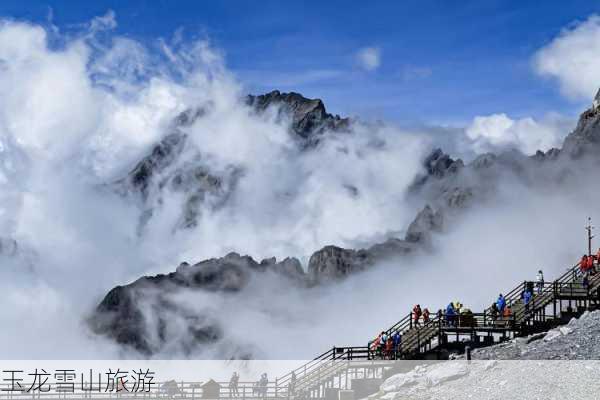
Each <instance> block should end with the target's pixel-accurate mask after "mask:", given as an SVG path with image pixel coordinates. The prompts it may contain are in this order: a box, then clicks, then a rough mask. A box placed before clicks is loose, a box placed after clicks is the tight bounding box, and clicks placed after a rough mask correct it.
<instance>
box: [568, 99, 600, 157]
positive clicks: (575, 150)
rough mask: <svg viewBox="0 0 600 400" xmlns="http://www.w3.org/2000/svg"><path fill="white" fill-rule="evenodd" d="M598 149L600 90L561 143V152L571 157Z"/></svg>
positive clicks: (599, 147) (599, 141)
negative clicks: (573, 128)
mask: <svg viewBox="0 0 600 400" xmlns="http://www.w3.org/2000/svg"><path fill="white" fill-rule="evenodd" d="M599 151H600V90H598V93H597V94H596V97H595V98H594V102H593V105H592V107H591V108H589V109H587V110H586V111H584V112H583V113H582V114H581V115H580V116H579V121H578V123H577V126H576V127H575V130H574V131H573V132H571V133H570V134H569V135H568V136H567V137H566V138H565V141H564V143H563V148H562V152H563V153H564V154H566V155H568V156H570V157H572V158H580V157H582V156H585V155H590V154H591V153H598V152H599Z"/></svg>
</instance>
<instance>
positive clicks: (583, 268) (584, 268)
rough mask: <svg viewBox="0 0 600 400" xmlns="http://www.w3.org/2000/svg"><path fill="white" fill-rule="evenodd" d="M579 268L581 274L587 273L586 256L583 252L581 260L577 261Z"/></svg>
mask: <svg viewBox="0 0 600 400" xmlns="http://www.w3.org/2000/svg"><path fill="white" fill-rule="evenodd" d="M578 265H579V270H580V271H581V273H582V274H583V275H585V274H586V273H587V269H588V256H587V255H586V254H584V255H583V256H582V257H581V261H579V264H578Z"/></svg>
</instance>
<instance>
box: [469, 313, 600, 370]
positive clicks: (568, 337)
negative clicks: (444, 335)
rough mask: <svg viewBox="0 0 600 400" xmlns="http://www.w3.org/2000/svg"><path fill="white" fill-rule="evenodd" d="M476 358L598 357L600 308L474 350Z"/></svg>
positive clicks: (550, 358)
mask: <svg viewBox="0 0 600 400" xmlns="http://www.w3.org/2000/svg"><path fill="white" fill-rule="evenodd" d="M472 357H473V359H476V360H598V359H600V311H593V312H586V313H584V314H583V315H582V316H581V317H579V318H577V319H576V318H573V319H572V320H571V321H570V322H569V323H568V324H567V325H564V326H560V327H558V328H556V329H552V330H551V331H549V332H547V333H545V334H538V335H532V336H529V337H523V338H516V339H514V340H511V341H509V342H506V343H501V344H498V345H495V346H490V347H484V348H481V349H477V350H474V351H473V353H472Z"/></svg>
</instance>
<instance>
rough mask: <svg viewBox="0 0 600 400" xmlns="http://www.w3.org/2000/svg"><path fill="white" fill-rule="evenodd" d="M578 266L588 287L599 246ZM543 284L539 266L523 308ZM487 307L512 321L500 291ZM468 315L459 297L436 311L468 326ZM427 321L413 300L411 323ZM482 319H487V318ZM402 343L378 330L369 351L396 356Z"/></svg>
mask: <svg viewBox="0 0 600 400" xmlns="http://www.w3.org/2000/svg"><path fill="white" fill-rule="evenodd" d="M577 267H579V271H580V272H581V274H582V277H583V285H584V286H585V287H587V286H588V285H589V276H591V275H594V274H596V273H597V272H598V271H600V249H598V252H597V253H596V254H595V255H584V256H583V257H581V261H579V263H577ZM545 285H546V282H545V281H544V273H543V271H542V270H541V269H540V270H538V272H537V275H536V279H535V281H529V282H526V283H525V285H524V288H523V291H522V292H521V296H520V300H521V303H522V304H523V305H524V307H525V311H529V310H530V309H532V308H533V306H532V304H533V303H534V302H535V296H536V295H538V296H539V295H542V294H543V293H544V288H545V287H546V286H545ZM599 297H600V289H599ZM489 310H490V314H489V317H490V318H491V319H492V321H493V322H494V323H496V322H497V321H503V322H504V323H506V324H507V325H508V324H509V323H510V321H512V317H513V305H512V304H511V300H507V299H506V298H505V297H504V295H503V294H502V293H500V294H499V295H498V298H497V299H496V301H495V302H494V303H492V305H491V307H490V309H489ZM469 315H470V316H471V317H473V313H472V312H471V311H470V310H468V309H465V308H464V307H463V305H462V304H461V303H460V302H459V301H451V302H450V303H448V305H447V306H446V309H445V310H444V311H442V310H439V311H438V312H437V316H438V318H439V320H440V322H441V323H443V324H444V325H446V326H451V327H458V326H469V325H468V323H467V324H466V325H465V321H467V319H468V318H467V317H468V316H469ZM471 320H473V321H472V323H475V322H474V319H473V318H471ZM429 322H431V313H430V311H429V309H428V308H425V309H421V305H420V304H416V305H415V306H414V307H413V309H412V312H411V327H418V328H420V327H421V326H425V325H427V324H428V323H429ZM467 322H468V321H467ZM469 323H470V322H469ZM485 323H487V321H486V322H485ZM500 323H502V322H500ZM401 346H402V335H401V333H400V332H398V331H396V332H393V333H392V334H389V335H388V334H387V333H386V332H381V333H380V334H379V335H378V336H377V337H376V338H375V340H373V341H372V342H370V343H369V347H370V351H372V352H373V353H375V354H376V355H378V356H380V357H381V358H387V359H392V358H394V357H396V355H397V354H398V352H399V351H400V350H401Z"/></svg>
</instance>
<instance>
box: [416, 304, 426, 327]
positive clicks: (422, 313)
mask: <svg viewBox="0 0 600 400" xmlns="http://www.w3.org/2000/svg"><path fill="white" fill-rule="evenodd" d="M412 318H413V322H414V324H415V326H421V323H420V321H421V319H423V325H425V324H427V323H428V322H429V321H430V313H429V309H428V308H425V309H424V310H421V305H420V304H417V305H415V306H414V307H413V310H412Z"/></svg>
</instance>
